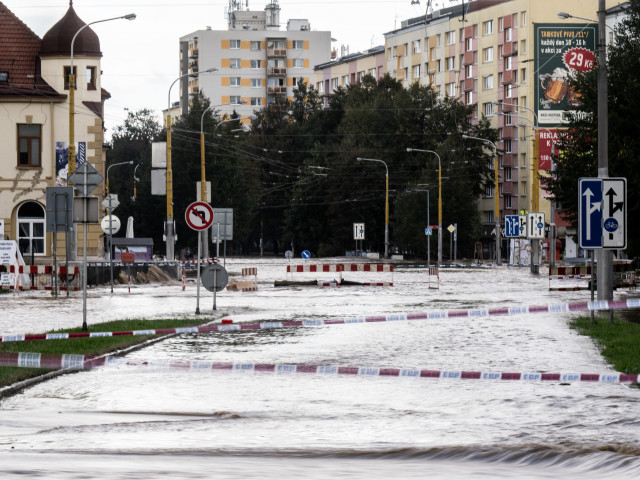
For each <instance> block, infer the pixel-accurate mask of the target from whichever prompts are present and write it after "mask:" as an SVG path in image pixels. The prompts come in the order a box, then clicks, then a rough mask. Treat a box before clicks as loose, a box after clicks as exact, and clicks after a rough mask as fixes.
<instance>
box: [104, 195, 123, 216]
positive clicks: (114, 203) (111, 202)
mask: <svg viewBox="0 0 640 480" xmlns="http://www.w3.org/2000/svg"><path fill="white" fill-rule="evenodd" d="M101 205H102V208H104V209H105V210H106V211H107V212H108V211H109V210H111V211H114V210H115V209H116V208H118V205H120V202H119V201H118V195H117V194H116V193H110V194H109V195H107V196H106V197H104V200H103V201H102V203H101Z"/></svg>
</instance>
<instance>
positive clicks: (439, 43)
mask: <svg viewBox="0 0 640 480" xmlns="http://www.w3.org/2000/svg"><path fill="white" fill-rule="evenodd" d="M440 46H442V34H441V33H439V34H437V35H436V47H440Z"/></svg>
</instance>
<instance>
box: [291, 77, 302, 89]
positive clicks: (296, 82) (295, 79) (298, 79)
mask: <svg viewBox="0 0 640 480" xmlns="http://www.w3.org/2000/svg"><path fill="white" fill-rule="evenodd" d="M303 84H304V78H302V77H293V86H294V87H299V86H300V85H303Z"/></svg>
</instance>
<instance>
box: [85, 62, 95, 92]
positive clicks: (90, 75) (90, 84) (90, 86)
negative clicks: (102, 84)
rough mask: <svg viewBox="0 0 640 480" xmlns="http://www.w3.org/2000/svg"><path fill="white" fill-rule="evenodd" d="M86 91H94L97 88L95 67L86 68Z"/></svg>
mask: <svg viewBox="0 0 640 480" xmlns="http://www.w3.org/2000/svg"><path fill="white" fill-rule="evenodd" d="M85 72H86V75H87V90H95V89H96V86H97V79H96V67H87V69H86V70H85Z"/></svg>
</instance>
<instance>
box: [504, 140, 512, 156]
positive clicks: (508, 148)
mask: <svg viewBox="0 0 640 480" xmlns="http://www.w3.org/2000/svg"><path fill="white" fill-rule="evenodd" d="M504 151H505V153H511V139H509V138H508V139H505V140H504Z"/></svg>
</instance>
